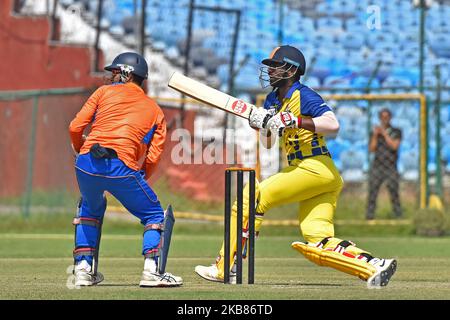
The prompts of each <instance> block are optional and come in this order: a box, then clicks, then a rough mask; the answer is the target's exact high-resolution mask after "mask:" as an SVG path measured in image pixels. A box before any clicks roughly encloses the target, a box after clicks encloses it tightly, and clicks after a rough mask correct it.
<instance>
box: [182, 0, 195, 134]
mask: <svg viewBox="0 0 450 320" xmlns="http://www.w3.org/2000/svg"><path fill="white" fill-rule="evenodd" d="M194 7H195V0H190V1H189V14H188V29H187V37H186V46H185V50H184V51H185V52H184V66H183V72H184V75H185V76H186V77H188V76H189V59H190V55H191V41H192V24H193V21H194ZM181 99H182V102H181V105H180V122H181V125H183V122H184V113H185V107H186V106H185V103H184V99H185V95H182V96H181Z"/></svg>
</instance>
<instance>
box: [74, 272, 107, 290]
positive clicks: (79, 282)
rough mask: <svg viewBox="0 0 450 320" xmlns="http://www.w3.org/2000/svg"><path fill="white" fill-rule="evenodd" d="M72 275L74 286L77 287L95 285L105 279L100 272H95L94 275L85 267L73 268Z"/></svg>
mask: <svg viewBox="0 0 450 320" xmlns="http://www.w3.org/2000/svg"><path fill="white" fill-rule="evenodd" d="M74 275H75V286H77V287H78V286H80V287H88V286H95V285H96V284H99V283H100V282H102V281H103V280H104V279H105V277H103V274H101V273H100V272H97V274H95V275H94V273H93V272H92V271H89V270H86V269H75V271H74Z"/></svg>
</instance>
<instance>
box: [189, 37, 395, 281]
mask: <svg viewBox="0 0 450 320" xmlns="http://www.w3.org/2000/svg"><path fill="white" fill-rule="evenodd" d="M262 63H263V65H264V66H263V67H262V68H261V75H260V79H261V80H262V83H264V82H265V81H267V82H268V83H269V85H270V86H272V87H273V88H274V89H273V91H272V92H271V93H269V94H268V96H267V97H266V100H265V103H264V108H257V109H254V110H253V111H252V113H251V115H250V117H249V123H250V126H251V127H253V128H255V129H260V130H261V135H262V136H263V137H265V138H263V139H266V140H267V139H268V138H269V137H270V135H273V134H278V135H279V136H280V137H282V139H283V143H284V147H285V150H286V153H287V160H288V163H289V166H288V167H286V168H284V169H283V170H282V171H281V172H279V173H277V174H275V175H273V176H271V177H269V178H268V179H266V180H264V181H262V182H260V183H259V185H257V190H256V199H257V200H256V204H249V203H248V191H246V190H248V188H247V187H246V189H244V208H243V211H244V222H243V223H244V224H243V225H244V226H246V225H247V223H248V206H249V205H256V223H255V229H256V232H258V231H259V229H260V227H261V223H262V219H263V216H264V213H265V212H267V211H268V210H269V209H270V208H273V207H275V206H279V205H283V204H286V203H292V202H297V203H298V204H299V223H300V231H301V233H302V235H303V238H304V239H305V240H306V243H303V242H293V243H292V248H294V249H295V250H297V251H298V252H299V253H301V254H302V255H304V256H305V257H306V258H307V259H308V260H310V261H312V262H314V263H316V264H318V265H320V266H328V267H332V268H335V269H337V270H340V271H343V272H345V273H348V274H351V275H354V276H357V277H359V278H360V279H362V280H364V281H367V285H368V286H369V287H381V286H386V285H387V284H388V282H389V279H390V278H391V277H392V275H393V274H394V272H395V270H396V266H397V262H396V261H395V260H393V259H380V258H376V257H374V256H373V255H372V254H371V253H369V252H367V251H365V250H362V249H360V248H358V247H356V245H355V244H354V243H352V242H350V241H347V240H341V239H338V238H336V237H335V236H334V226H333V215H334V211H335V208H336V203H337V199H338V197H339V193H340V191H341V189H342V186H343V180H342V178H341V176H340V175H339V172H338V170H337V169H336V167H335V165H334V163H333V160H332V158H331V155H330V153H329V151H328V150H327V147H326V143H325V139H324V135H327V134H336V133H337V132H338V130H339V123H338V121H337V119H336V117H335V115H334V113H333V112H332V110H331V108H330V107H329V106H327V104H326V103H325V102H324V101H323V100H322V98H321V97H320V95H319V94H317V93H316V92H315V91H313V90H311V89H310V88H308V87H307V86H305V85H303V84H301V83H300V81H299V80H300V76H301V75H303V74H304V73H305V67H306V63H305V58H304V56H303V54H302V53H301V52H300V51H299V50H298V49H296V48H294V47H291V46H281V47H277V48H276V49H275V50H274V51H273V52H272V54H271V56H270V58H268V59H264V60H263V61H262ZM266 142H267V141H266ZM236 209H237V208H236V203H235V204H234V205H233V209H232V220H231V228H230V229H231V256H230V259H233V258H234V256H235V252H236V234H235V233H236ZM233 231H234V233H233ZM245 232H246V230H245ZM245 232H244V233H243V234H244V235H245ZM244 241H245V240H244ZM244 248H245V247H244ZM223 256H224V247H223V246H222V249H221V250H220V254H219V256H218V257H217V259H216V263H215V264H213V265H212V266H209V267H206V266H197V267H196V268H195V271H196V272H197V273H198V274H199V275H200V276H201V277H203V278H205V279H208V280H212V281H223V277H224V258H223ZM233 269H234V268H233V266H231V276H233ZM231 280H232V281H233V278H231Z"/></svg>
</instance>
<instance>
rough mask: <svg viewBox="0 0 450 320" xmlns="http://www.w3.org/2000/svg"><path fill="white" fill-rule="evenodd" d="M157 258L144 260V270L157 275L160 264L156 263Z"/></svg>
mask: <svg viewBox="0 0 450 320" xmlns="http://www.w3.org/2000/svg"><path fill="white" fill-rule="evenodd" d="M157 259H158V258H157V257H154V258H153V257H152V258H145V260H144V270H146V271H150V272H153V273H155V272H156V269H157V268H158V264H157V263H156V261H157Z"/></svg>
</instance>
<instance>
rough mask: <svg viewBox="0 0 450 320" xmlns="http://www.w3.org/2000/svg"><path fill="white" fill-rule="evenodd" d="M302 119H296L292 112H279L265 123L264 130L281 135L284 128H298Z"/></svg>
mask: <svg viewBox="0 0 450 320" xmlns="http://www.w3.org/2000/svg"><path fill="white" fill-rule="evenodd" d="M301 123H302V118H300V117H296V116H295V115H294V114H293V113H292V112H286V111H284V112H279V113H277V114H276V115H274V116H273V117H272V118H270V119H269V121H267V125H266V127H265V128H266V129H269V130H270V131H272V132H276V133H278V135H279V136H282V135H283V131H284V129H285V128H299V127H300V125H301Z"/></svg>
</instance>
